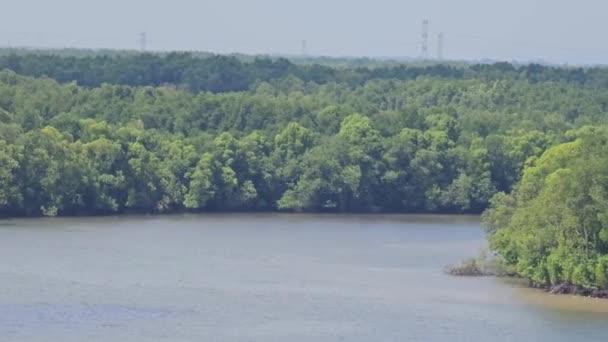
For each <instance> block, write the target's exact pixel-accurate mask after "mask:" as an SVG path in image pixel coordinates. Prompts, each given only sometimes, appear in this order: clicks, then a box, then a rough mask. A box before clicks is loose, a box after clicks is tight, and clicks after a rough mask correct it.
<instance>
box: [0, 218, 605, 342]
mask: <svg viewBox="0 0 608 342" xmlns="http://www.w3.org/2000/svg"><path fill="white" fill-rule="evenodd" d="M483 243H484V236H483V232H482V230H481V228H480V225H479V222H478V220H477V218H475V217H453V216H381V215H370V216H338V215H335V216H333V215H200V216H198V215H185V216H166V217H121V218H86V219H83V218H74V219H37V220H7V221H0V260H1V263H0V334H1V336H2V338H1V339H0V340H2V341H61V342H69V341H79V342H80V341H193V342H194V341H197V342H198V341H328V342H332V341H554V342H559V341H606V336H608V324H606V323H608V301H602V300H596V299H585V298H577V297H569V296H557V297H556V296H548V295H546V294H544V293H541V292H537V291H533V290H529V289H525V288H523V287H522V286H521V285H519V284H517V283H513V282H506V281H503V280H499V279H493V278H481V279H480V278H456V277H449V276H446V275H444V274H443V273H442V268H443V267H444V266H445V265H447V264H450V263H454V262H455V261H459V260H460V259H462V258H464V257H467V256H471V255H475V254H476V253H478V251H479V249H480V248H481V246H482V245H483Z"/></svg>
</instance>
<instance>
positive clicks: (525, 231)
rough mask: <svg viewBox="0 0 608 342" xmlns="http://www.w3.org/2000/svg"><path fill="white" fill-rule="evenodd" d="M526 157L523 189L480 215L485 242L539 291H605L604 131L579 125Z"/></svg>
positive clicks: (607, 206) (607, 137)
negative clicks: (544, 288)
mask: <svg viewBox="0 0 608 342" xmlns="http://www.w3.org/2000/svg"><path fill="white" fill-rule="evenodd" d="M566 136H567V137H568V138H569V141H568V142H566V143H563V144H560V145H557V146H555V147H552V148H550V149H549V150H547V151H546V152H545V153H544V154H543V155H542V156H541V157H540V158H538V159H534V158H533V159H531V160H530V161H529V162H528V165H527V167H526V169H525V171H524V174H523V178H522V180H521V183H520V184H518V185H517V186H516V188H515V191H514V192H513V193H512V194H510V195H506V194H498V195H496V196H495V197H494V199H493V200H492V206H491V209H490V210H489V211H488V212H486V213H485V214H484V220H485V223H486V226H487V227H488V228H489V232H490V243H491V246H492V248H493V249H494V250H496V251H497V252H498V253H499V254H500V255H501V256H502V257H503V258H504V260H505V261H506V263H508V264H509V265H511V266H513V267H514V268H515V270H516V272H517V273H518V274H520V275H522V276H524V277H526V278H528V279H530V280H531V281H532V282H533V283H534V284H536V285H538V286H550V285H560V284H571V285H576V286H581V287H584V288H599V289H606V288H607V286H608V282H607V279H608V277H607V273H606V272H607V271H608V269H607V268H606V266H607V265H608V144H607V143H608V128H606V127H583V128H581V129H577V130H573V131H571V132H569V133H568V134H566Z"/></svg>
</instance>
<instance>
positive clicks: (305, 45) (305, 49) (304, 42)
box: [302, 40, 308, 56]
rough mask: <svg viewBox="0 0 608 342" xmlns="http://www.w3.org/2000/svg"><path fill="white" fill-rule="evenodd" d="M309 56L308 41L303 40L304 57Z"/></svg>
mask: <svg viewBox="0 0 608 342" xmlns="http://www.w3.org/2000/svg"><path fill="white" fill-rule="evenodd" d="M307 54H308V51H307V42H306V40H302V56H306V55H307Z"/></svg>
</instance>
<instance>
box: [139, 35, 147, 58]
mask: <svg viewBox="0 0 608 342" xmlns="http://www.w3.org/2000/svg"><path fill="white" fill-rule="evenodd" d="M139 51H141V52H142V53H143V52H146V32H142V33H140V34H139Z"/></svg>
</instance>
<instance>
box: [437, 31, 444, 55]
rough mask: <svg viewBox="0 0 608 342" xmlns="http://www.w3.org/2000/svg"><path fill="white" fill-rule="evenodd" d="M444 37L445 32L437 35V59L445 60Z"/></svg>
mask: <svg viewBox="0 0 608 342" xmlns="http://www.w3.org/2000/svg"><path fill="white" fill-rule="evenodd" d="M444 39H445V37H444V35H443V32H441V33H439V35H437V59H439V60H443V44H444Z"/></svg>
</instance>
